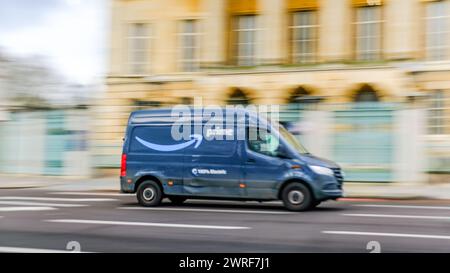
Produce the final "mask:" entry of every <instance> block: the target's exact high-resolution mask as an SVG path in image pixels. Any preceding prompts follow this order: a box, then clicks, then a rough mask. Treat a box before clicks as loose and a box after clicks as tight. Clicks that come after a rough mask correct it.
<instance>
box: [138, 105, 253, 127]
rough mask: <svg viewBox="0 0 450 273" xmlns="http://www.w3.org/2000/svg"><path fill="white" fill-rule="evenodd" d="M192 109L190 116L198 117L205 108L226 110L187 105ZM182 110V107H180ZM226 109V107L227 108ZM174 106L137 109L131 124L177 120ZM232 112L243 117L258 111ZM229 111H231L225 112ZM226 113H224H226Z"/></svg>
mask: <svg viewBox="0 0 450 273" xmlns="http://www.w3.org/2000/svg"><path fill="white" fill-rule="evenodd" d="M187 109H189V111H190V117H191V118H196V117H197V118H198V117H199V116H200V115H201V114H200V115H196V114H197V113H198V112H197V111H201V113H203V110H208V111H213V110H216V109H217V110H221V111H224V109H223V108H204V107H202V108H194V107H187ZM180 110H181V109H180ZM225 110H226V109H225ZM172 111H173V108H158V109H149V110H137V111H134V112H132V113H131V114H130V120H129V123H130V124H138V123H140V124H142V123H149V122H164V121H165V122H174V121H176V120H179V117H178V116H172ZM224 112H225V111H224ZM231 112H232V113H234V114H241V115H242V116H243V117H245V116H249V117H257V116H258V114H257V112H254V111H250V110H247V109H243V108H237V109H232V110H231ZM225 113H229V112H225ZM225 113H224V114H225Z"/></svg>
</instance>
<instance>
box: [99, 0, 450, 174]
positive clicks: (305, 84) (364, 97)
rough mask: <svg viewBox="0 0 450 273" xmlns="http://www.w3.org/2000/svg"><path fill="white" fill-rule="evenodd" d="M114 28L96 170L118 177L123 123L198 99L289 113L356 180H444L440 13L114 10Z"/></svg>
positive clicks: (270, 0)
mask: <svg viewBox="0 0 450 273" xmlns="http://www.w3.org/2000/svg"><path fill="white" fill-rule="evenodd" d="M112 15H113V16H112V25H111V27H112V29H111V42H110V47H111V54H110V69H109V75H108V77H107V91H106V94H105V96H104V98H103V99H101V101H99V103H98V106H97V107H96V118H95V119H94V125H93V128H95V130H96V132H95V135H94V140H93V141H94V147H95V150H94V155H95V157H96V158H95V160H94V162H96V164H97V167H99V168H109V167H117V166H118V163H119V155H120V152H121V150H120V149H121V144H122V137H123V133H124V130H125V127H126V122H127V118H128V115H129V113H130V111H132V110H135V109H140V108H151V107H160V106H170V105H174V104H191V103H192V102H193V100H194V98H199V97H201V98H202V99H203V103H204V104H208V105H210V104H213V105H225V104H279V105H284V106H285V107H284V108H283V109H284V110H283V111H284V113H283V114H282V117H281V119H282V121H285V122H287V123H289V122H293V123H294V124H296V122H297V125H298V124H300V125H299V126H300V127H302V128H303V129H302V130H303V132H302V136H301V138H303V140H304V141H305V142H307V143H309V145H307V146H309V148H310V149H311V150H312V151H313V152H316V153H318V154H319V155H322V156H327V157H330V158H333V159H335V160H336V161H337V162H339V163H341V164H342V165H343V166H344V168H345V169H346V170H348V171H349V172H350V174H351V175H350V177H353V178H352V179H351V180H355V181H377V182H380V181H381V182H382V181H399V180H404V181H413V180H414V181H427V180H428V181H429V180H434V179H435V177H438V178H437V179H438V180H442V179H444V180H445V179H447V178H448V176H447V173H450V137H449V135H450V99H449V98H450V96H449V94H450V46H449V45H450V34H449V33H450V32H449V30H450V18H449V16H450V1H448V0H442V1H434V0H113V1H112ZM300 121H301V122H300ZM299 122H300V123H299ZM308 125H310V126H309V127H308ZM305 128H306V129H305ZM307 128H309V129H307ZM311 128H312V129H311Z"/></svg>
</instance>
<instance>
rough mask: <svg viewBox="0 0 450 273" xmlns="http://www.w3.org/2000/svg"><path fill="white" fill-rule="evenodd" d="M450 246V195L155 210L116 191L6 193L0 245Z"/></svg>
mask: <svg viewBox="0 0 450 273" xmlns="http://www.w3.org/2000/svg"><path fill="white" fill-rule="evenodd" d="M68 249H69V250H80V251H82V252H163V253H171V252H183V253H194V252H207V253H211V252H263V253H266V252H268V253H272V252H358V253H359V252H360V253H367V252H370V251H381V252H447V253H448V252H450V202H449V201H389V200H384V201H383V200H381V201H380V200H344V201H339V202H334V201H332V202H326V203H323V204H321V205H320V206H319V207H318V208H317V209H315V210H313V211H310V212H303V213H295V212H289V211H286V210H284V208H283V207H282V206H281V203H279V202H270V203H257V202H230V201H207V200H188V201H187V202H186V203H185V204H184V205H182V206H175V205H172V204H170V202H169V201H167V200H165V201H164V203H163V204H162V206H160V207H158V208H143V207H140V206H138V205H137V202H136V199H135V196H133V195H124V194H119V193H113V192H98V191H91V192H62V191H51V190H48V189H20V190H0V252H56V251H67V250H68Z"/></svg>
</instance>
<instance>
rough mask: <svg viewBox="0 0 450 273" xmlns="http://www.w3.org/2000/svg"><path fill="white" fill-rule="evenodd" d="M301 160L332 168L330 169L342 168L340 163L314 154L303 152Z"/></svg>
mask: <svg viewBox="0 0 450 273" xmlns="http://www.w3.org/2000/svg"><path fill="white" fill-rule="evenodd" d="M300 160H302V161H303V162H305V163H306V164H308V165H314V166H321V167H325V168H330V169H336V168H340V167H339V165H338V164H336V163H335V162H333V161H331V160H328V159H324V158H320V157H317V156H314V155H312V154H301V155H300Z"/></svg>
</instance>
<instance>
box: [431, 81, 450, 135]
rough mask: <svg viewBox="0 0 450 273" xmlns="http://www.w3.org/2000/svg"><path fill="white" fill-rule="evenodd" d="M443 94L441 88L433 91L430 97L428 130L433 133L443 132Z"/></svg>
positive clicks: (444, 121) (439, 133) (444, 110)
mask: <svg viewBox="0 0 450 273" xmlns="http://www.w3.org/2000/svg"><path fill="white" fill-rule="evenodd" d="M445 112H446V109H445V96H444V92H443V91H442V90H437V91H434V92H433V93H432V95H431V97H430V108H429V111H428V124H429V132H430V134H433V135H441V134H445V123H446V120H445Z"/></svg>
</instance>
